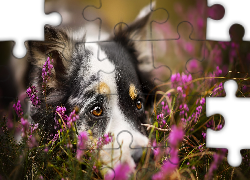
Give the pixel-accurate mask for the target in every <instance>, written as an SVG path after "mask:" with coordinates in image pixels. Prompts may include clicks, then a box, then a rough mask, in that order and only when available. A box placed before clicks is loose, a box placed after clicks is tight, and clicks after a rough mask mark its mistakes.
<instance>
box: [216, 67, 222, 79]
mask: <svg viewBox="0 0 250 180" xmlns="http://www.w3.org/2000/svg"><path fill="white" fill-rule="evenodd" d="M221 74H222V70H221V69H220V68H219V66H217V67H216V71H215V76H217V77H219V76H220V75H221Z"/></svg>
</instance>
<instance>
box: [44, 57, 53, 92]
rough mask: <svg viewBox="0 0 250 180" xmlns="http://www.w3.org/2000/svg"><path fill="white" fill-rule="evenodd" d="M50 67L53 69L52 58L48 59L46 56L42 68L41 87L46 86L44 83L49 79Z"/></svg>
mask: <svg viewBox="0 0 250 180" xmlns="http://www.w3.org/2000/svg"><path fill="white" fill-rule="evenodd" d="M52 69H53V59H51V60H50V57H48V58H47V60H46V61H45V63H44V65H43V68H42V78H43V85H42V87H43V88H45V87H46V83H47V82H48V80H49V79H50V76H51V71H52Z"/></svg>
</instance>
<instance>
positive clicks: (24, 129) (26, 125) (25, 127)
mask: <svg viewBox="0 0 250 180" xmlns="http://www.w3.org/2000/svg"><path fill="white" fill-rule="evenodd" d="M21 124H22V137H25V136H27V134H28V130H29V127H30V123H29V121H28V120H27V119H24V118H21Z"/></svg>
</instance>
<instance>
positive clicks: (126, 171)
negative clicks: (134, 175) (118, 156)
mask: <svg viewBox="0 0 250 180" xmlns="http://www.w3.org/2000/svg"><path fill="white" fill-rule="evenodd" d="M131 172H132V171H131V169H130V167H129V165H128V164H127V163H122V164H121V163H120V164H118V165H117V166H116V167H115V168H114V171H112V170H111V171H110V172H108V173H107V174H106V175H105V179H106V180H127V179H128V178H129V175H130V173H131Z"/></svg>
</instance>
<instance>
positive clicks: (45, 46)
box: [26, 26, 73, 72]
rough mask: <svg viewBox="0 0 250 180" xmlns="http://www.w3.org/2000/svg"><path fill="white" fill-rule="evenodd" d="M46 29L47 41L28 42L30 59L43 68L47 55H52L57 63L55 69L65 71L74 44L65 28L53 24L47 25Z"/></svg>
mask: <svg viewBox="0 0 250 180" xmlns="http://www.w3.org/2000/svg"><path fill="white" fill-rule="evenodd" d="M44 30H45V41H28V42H27V43H26V46H27V49H28V59H29V61H30V62H31V63H32V64H33V65H35V66H37V67H41V68H42V66H43V64H44V63H45V61H46V59H47V57H48V56H51V57H52V58H53V60H54V63H55V65H54V67H55V70H56V71H57V69H58V70H59V71H61V72H65V68H66V67H68V65H69V61H70V59H71V55H72V52H71V51H72V50H73V48H72V47H71V46H73V44H72V42H70V38H69V37H68V35H67V32H66V31H65V30H61V29H58V28H57V29H56V28H53V27H51V26H45V29H44Z"/></svg>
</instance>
